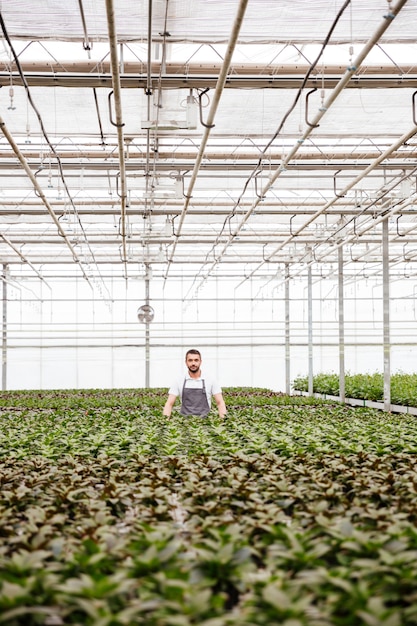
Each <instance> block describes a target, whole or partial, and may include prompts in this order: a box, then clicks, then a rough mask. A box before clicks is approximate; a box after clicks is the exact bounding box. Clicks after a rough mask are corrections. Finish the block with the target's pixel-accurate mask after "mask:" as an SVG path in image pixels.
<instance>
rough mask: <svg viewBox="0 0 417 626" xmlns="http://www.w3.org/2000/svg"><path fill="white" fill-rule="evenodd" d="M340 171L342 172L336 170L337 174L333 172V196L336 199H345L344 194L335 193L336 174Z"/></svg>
mask: <svg viewBox="0 0 417 626" xmlns="http://www.w3.org/2000/svg"><path fill="white" fill-rule="evenodd" d="M341 171H342V170H337V172H335V173H334V176H333V190H334V195H335V196H336V197H337V198H344V197H345V195H346V194H344V193H343V194H340V193H337V191H336V176H337V175H338V174H340V172H341Z"/></svg>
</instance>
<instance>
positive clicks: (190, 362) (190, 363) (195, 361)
mask: <svg viewBox="0 0 417 626" xmlns="http://www.w3.org/2000/svg"><path fill="white" fill-rule="evenodd" d="M185 364H186V366H187V367H188V371H189V372H191V373H192V374H197V372H198V371H199V370H200V365H201V357H200V356H199V355H198V354H187V358H186V359H185Z"/></svg>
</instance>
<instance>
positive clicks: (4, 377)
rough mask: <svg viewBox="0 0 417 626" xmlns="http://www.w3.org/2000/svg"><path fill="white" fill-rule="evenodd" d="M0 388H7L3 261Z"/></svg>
mask: <svg viewBox="0 0 417 626" xmlns="http://www.w3.org/2000/svg"><path fill="white" fill-rule="evenodd" d="M1 388H2V391H6V389H7V263H3V320H2V344H1Z"/></svg>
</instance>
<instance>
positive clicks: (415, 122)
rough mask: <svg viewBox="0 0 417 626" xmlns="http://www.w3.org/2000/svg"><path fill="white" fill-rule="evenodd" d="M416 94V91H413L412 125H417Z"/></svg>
mask: <svg viewBox="0 0 417 626" xmlns="http://www.w3.org/2000/svg"><path fill="white" fill-rule="evenodd" d="M416 95H417V91H415V92H414V93H413V98H412V99H413V122H414V125H415V126H417V117H416Z"/></svg>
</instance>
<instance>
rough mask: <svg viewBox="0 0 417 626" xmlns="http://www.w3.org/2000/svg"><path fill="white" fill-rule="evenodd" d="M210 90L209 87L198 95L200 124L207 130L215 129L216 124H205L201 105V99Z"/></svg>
mask: <svg viewBox="0 0 417 626" xmlns="http://www.w3.org/2000/svg"><path fill="white" fill-rule="evenodd" d="M209 90H210V88H209V87H207V88H206V89H204V90H203V91H202V92H200V93H198V108H199V111H200V124H201V125H202V126H204V127H205V128H214V127H215V124H206V123H205V122H203V105H202V103H201V98H202V97H203V96H204V94H206V93H207V92H208V91H209Z"/></svg>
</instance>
